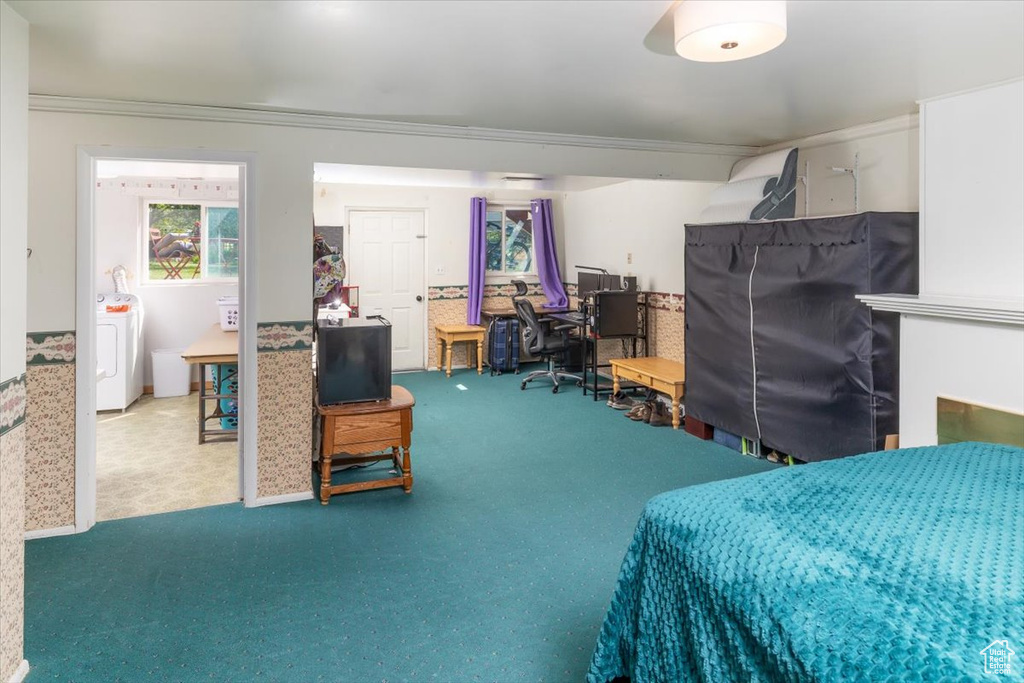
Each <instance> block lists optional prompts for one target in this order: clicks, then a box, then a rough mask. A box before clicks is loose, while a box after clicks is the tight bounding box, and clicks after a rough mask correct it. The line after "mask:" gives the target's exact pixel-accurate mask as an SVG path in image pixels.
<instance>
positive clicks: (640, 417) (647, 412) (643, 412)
mask: <svg viewBox="0 0 1024 683" xmlns="http://www.w3.org/2000/svg"><path fill="white" fill-rule="evenodd" d="M651 410H652V407H651V403H650V401H645V402H643V403H641V404H640V407H638V408H637V410H636V412H635V413H634V412H632V411H630V412H629V413H627V417H629V419H630V420H635V421H636V422H648V421H650V419H651Z"/></svg>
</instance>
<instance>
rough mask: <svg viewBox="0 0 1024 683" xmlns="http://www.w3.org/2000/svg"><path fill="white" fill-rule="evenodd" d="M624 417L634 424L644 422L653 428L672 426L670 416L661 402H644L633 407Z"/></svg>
mask: <svg viewBox="0 0 1024 683" xmlns="http://www.w3.org/2000/svg"><path fill="white" fill-rule="evenodd" d="M626 417H628V418H629V419H630V420H634V421H636V422H644V423H646V424H649V425H651V426H654V427H664V426H666V425H670V424H672V414H671V413H670V412H669V411H668V409H667V408H666V407H665V404H664V403H662V402H661V401H644V402H643V403H638V404H637V405H636V406H634V407H633V409H632V410H630V411H629V412H628V413H626Z"/></svg>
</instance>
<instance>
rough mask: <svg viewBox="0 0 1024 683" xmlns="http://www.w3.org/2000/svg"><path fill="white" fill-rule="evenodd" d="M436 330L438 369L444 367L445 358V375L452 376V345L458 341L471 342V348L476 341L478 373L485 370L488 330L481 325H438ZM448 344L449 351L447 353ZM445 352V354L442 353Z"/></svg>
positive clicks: (467, 355)
mask: <svg viewBox="0 0 1024 683" xmlns="http://www.w3.org/2000/svg"><path fill="white" fill-rule="evenodd" d="M434 331H435V332H436V333H437V369H438V370H441V368H442V359H443V360H444V368H445V376H447V377H451V376H452V345H453V344H457V343H458V342H469V348H473V342H476V374H478V375H480V374H483V371H484V361H483V358H484V333H485V332H486V331H487V330H485V329H484V328H482V327H480V326H479V325H436V326H435V327H434ZM445 345H447V347H448V349H447V353H445ZM442 354H443V355H442ZM466 364H467V365H468V364H469V352H468V351H467V352H466Z"/></svg>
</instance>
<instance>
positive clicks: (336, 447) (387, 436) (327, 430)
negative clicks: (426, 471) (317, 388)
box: [316, 385, 416, 505]
mask: <svg viewBox="0 0 1024 683" xmlns="http://www.w3.org/2000/svg"><path fill="white" fill-rule="evenodd" d="M415 404H416V401H415V399H413V397H412V394H411V393H409V391H408V390H407V389H405V388H404V387H400V386H397V385H392V386H391V399H390V400H388V401H365V402H362V403H346V404H342V405H337V406H321V405H319V404H317V407H316V409H317V412H318V413H320V417H321V419H320V430H321V431H320V437H321V438H320V504H321V505H327V502H328V501H329V500H330V498H331V496H333V495H335V494H339V493H355V492H356V491H367V490H369V489H383V488H389V487H392V486H401V487H402V488H403V489H405V492H406V493H412V465H411V463H410V462H409V457H410V453H409V451H410V444H411V442H412V407H413V406H414V405H415ZM388 450H390V458H391V460H392V461H393V462H394V465H395V469H397V470H400V471H401V472H402V474H401V476H397V477H388V478H385V479H374V480H371V481H359V482H353V483H351V484H337V485H334V486H332V485H331V466H332V465H333V464H334V463H338V464H342V465H349V464H358V463H365V462H374V461H377V460H384V459H386V458H387V457H389V456H387V455H381V453H382V452H383V451H388ZM371 453H376V454H377V455H370V454H371ZM400 456H401V457H400Z"/></svg>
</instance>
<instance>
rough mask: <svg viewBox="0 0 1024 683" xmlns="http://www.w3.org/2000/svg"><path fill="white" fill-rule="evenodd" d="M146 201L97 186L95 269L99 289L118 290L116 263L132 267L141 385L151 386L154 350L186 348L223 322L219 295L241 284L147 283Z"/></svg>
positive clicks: (231, 292) (232, 291) (130, 281)
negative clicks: (144, 271)
mask: <svg viewBox="0 0 1024 683" xmlns="http://www.w3.org/2000/svg"><path fill="white" fill-rule="evenodd" d="M193 199H196V200H200V199H203V197H202V196H198V197H193ZM212 199H217V198H212ZM144 201H145V200H144V198H143V197H139V196H134V195H131V194H123V193H121V192H119V191H118V190H115V189H97V190H96V194H95V211H96V263H95V271H96V292H97V293H103V292H112V291H113V290H114V286H113V280H112V279H111V276H110V271H111V269H112V268H113V267H114V266H116V265H123V266H125V268H126V269H127V271H128V289H129V291H130V292H131V293H132V294H135V295H136V296H138V297H139V299H140V300H141V301H142V310H143V318H142V321H143V322H142V338H143V346H142V351H143V383H144V384H146V385H151V384H153V362H152V357H151V356H150V352H151V351H153V350H156V349H169V348H183V347H186V346H188V345H189V344H191V343H192V342H194V341H195V340H196V339H198V338H199V337H200V336H202V334H203V332H205V331H206V330H207V329H209V327H210V326H211V325H213V324H215V323H217V322H218V321H219V312H218V308H217V299H218V297H221V296H238V284H237V283H200V282H192V281H189V280H181V281H179V280H174V281H170V282H156V283H146V282H145V281H144V278H143V276H142V273H141V272H140V271H141V270H142V269H143V268H144V267H145V265H144V261H143V255H144V254H143V251H144V249H145V245H146V242H145V241H144V240H145V238H144V237H143V236H142V233H141V230H142V223H143V211H144V209H143V202H144ZM217 201H223V200H221V199H217ZM146 253H147V254H148V251H147V252H146ZM192 375H193V377H192V379H193V381H198V379H199V369H198V366H194V367H193V368H192Z"/></svg>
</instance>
